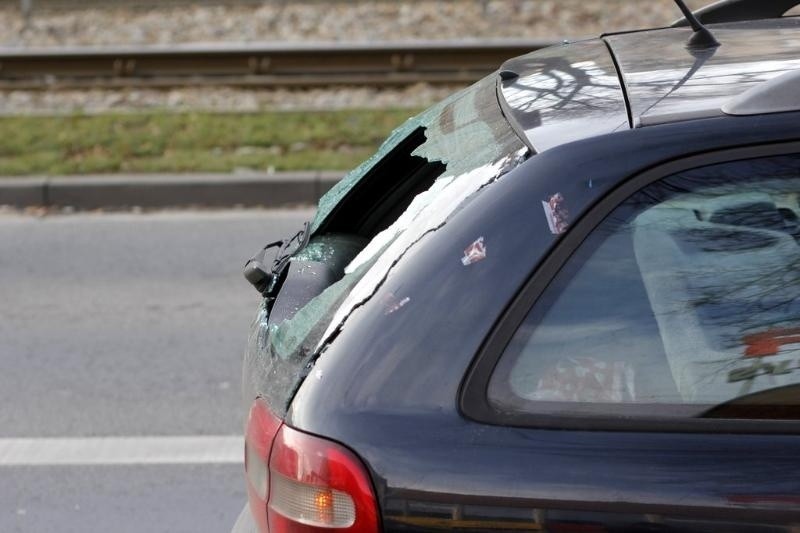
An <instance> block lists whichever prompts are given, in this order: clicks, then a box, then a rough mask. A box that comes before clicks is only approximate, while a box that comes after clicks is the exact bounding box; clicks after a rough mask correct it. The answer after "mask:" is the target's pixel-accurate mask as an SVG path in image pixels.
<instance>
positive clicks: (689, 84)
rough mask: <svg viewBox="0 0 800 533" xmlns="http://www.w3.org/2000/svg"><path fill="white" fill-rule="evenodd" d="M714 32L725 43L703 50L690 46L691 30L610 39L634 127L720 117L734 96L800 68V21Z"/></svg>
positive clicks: (721, 28) (743, 24) (731, 27)
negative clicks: (687, 44) (693, 48)
mask: <svg viewBox="0 0 800 533" xmlns="http://www.w3.org/2000/svg"><path fill="white" fill-rule="evenodd" d="M710 29H711V30H712V31H713V33H714V36H715V37H716V38H717V39H718V40H719V41H720V43H721V44H720V46H719V47H717V48H711V49H705V50H699V51H698V50H690V49H689V48H687V46H686V43H687V42H688V40H689V37H690V36H691V33H692V31H691V30H690V29H688V28H666V29H662V30H652V31H647V32H633V33H624V34H619V35H609V36H607V37H606V38H605V40H606V41H607V42H608V43H609V46H610V47H611V49H612V51H613V52H614V55H615V57H616V59H617V64H618V65H619V69H620V72H621V74H622V77H623V80H624V84H625V89H626V91H627V95H628V100H629V102H630V107H631V115H632V117H633V121H634V126H646V125H648V124H657V123H664V122H675V121H680V120H687V119H692V118H700V117H710V116H715V115H720V114H722V110H721V108H722V106H723V105H724V104H725V103H726V102H727V101H728V100H730V99H731V98H733V97H735V96H738V95H740V94H742V93H743V92H745V91H746V90H748V89H750V88H752V87H754V86H756V85H758V84H759V83H762V82H765V81H769V80H771V79H773V78H775V77H777V76H779V75H781V74H783V73H785V72H787V71H791V70H797V69H800V53H798V51H799V50H800V44H798V43H800V18H785V19H780V20H770V21H749V22H740V23H734V24H718V25H712V26H710ZM654 51H657V52H656V53H654Z"/></svg>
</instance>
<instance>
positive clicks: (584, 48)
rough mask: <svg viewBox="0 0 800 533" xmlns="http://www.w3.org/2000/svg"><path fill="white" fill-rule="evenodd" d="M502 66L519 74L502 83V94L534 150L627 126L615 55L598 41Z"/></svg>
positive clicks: (526, 56)
mask: <svg viewBox="0 0 800 533" xmlns="http://www.w3.org/2000/svg"><path fill="white" fill-rule="evenodd" d="M503 68H504V69H510V70H512V71H514V72H516V73H517V74H519V77H518V78H515V79H514V80H513V81H510V82H506V83H504V84H503V89H502V94H503V97H504V98H505V100H506V102H507V103H508V106H509V107H510V109H511V111H512V114H513V117H514V119H515V120H516V121H517V122H518V123H519V124H520V126H521V128H522V129H523V130H524V131H525V134H526V136H527V137H528V139H529V140H530V142H531V143H532V144H533V146H534V148H536V151H537V152H542V151H544V150H547V149H549V148H552V147H554V146H557V145H560V144H565V143H568V142H571V141H577V140H579V139H584V138H587V137H593V136H595V135H601V134H604V133H612V132H614V131H617V130H621V129H628V128H629V127H630V123H629V120H628V114H627V110H626V108H625V98H624V95H623V93H622V86H621V85H620V80H619V76H617V70H616V68H615V67H614V60H613V58H612V57H611V54H610V53H609V50H608V48H607V47H606V45H605V44H604V43H603V42H602V41H587V42H577V43H570V44H567V45H564V46H560V47H551V48H546V49H544V50H540V51H537V52H533V53H530V54H528V55H524V56H522V57H519V58H516V59H512V60H511V61H508V62H507V63H505V64H504V65H503Z"/></svg>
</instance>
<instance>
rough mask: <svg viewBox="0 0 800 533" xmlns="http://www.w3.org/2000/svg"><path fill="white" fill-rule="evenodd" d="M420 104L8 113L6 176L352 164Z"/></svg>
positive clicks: (1, 160) (0, 168) (1, 168)
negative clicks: (237, 111) (225, 110)
mask: <svg viewBox="0 0 800 533" xmlns="http://www.w3.org/2000/svg"><path fill="white" fill-rule="evenodd" d="M415 113H417V110H408V109H404V110H344V111H313V112H300V111H297V112H294V111H292V112H285V111H275V112H260V113H252V114H233V113H231V114H222V113H168V112H164V113H140V114H105V115H70V116H49V117H48V116H14V117H3V118H0V139H2V141H0V175H6V176H9V175H26V174H50V175H64V174H92V173H113V172H131V173H138V172H144V173H147V172H230V171H233V170H235V169H238V168H248V169H254V170H267V169H274V170H277V171H280V170H347V169H350V168H352V167H354V166H356V165H357V164H358V163H360V162H361V161H363V160H364V159H365V158H366V157H368V156H369V155H370V154H371V153H372V152H374V151H375V149H376V148H377V147H378V145H379V144H380V143H381V141H382V140H383V139H384V138H385V137H386V136H387V135H388V133H389V132H390V131H391V130H392V129H393V128H394V127H396V126H397V125H399V124H400V123H401V122H403V121H404V120H405V119H406V118H408V117H409V116H411V115H413V114H415Z"/></svg>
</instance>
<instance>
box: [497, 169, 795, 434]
mask: <svg viewBox="0 0 800 533" xmlns="http://www.w3.org/2000/svg"><path fill="white" fill-rule="evenodd" d="M798 243H800V156H780V157H770V158H763V159H753V160H746V161H737V162H732V163H725V164H720V165H713V166H708V167H703V168H699V169H694V170H691V171H687V172H683V173H680V174H677V175H674V176H671V177H668V178H665V179H662V180H660V181H658V182H656V183H653V184H651V185H649V186H647V187H645V188H644V189H641V190H640V191H639V192H638V193H636V194H635V195H633V196H632V197H630V198H628V199H627V200H626V201H625V202H623V203H622V204H621V205H619V206H618V207H617V208H616V209H615V210H614V211H612V213H611V214H610V215H609V216H608V217H606V219H605V220H604V221H603V222H601V223H600V224H599V225H598V226H597V227H596V228H595V229H594V230H593V232H592V233H590V234H589V236H588V237H587V239H586V240H584V242H583V243H582V244H581V246H580V247H579V248H578V249H577V250H576V251H575V252H574V254H573V255H572V256H571V258H570V259H569V260H568V261H567V263H566V264H565V265H564V267H563V268H562V269H561V270H560V271H559V273H558V274H557V275H556V276H555V278H554V279H553V280H552V281H551V283H550V284H549V286H548V287H547V288H546V290H545V291H544V292H543V293H542V295H541V297H540V298H539V299H538V301H537V302H536V304H535V305H534V306H533V307H532V309H531V310H530V311H529V313H528V315H527V317H526V318H525V320H524V321H523V323H522V324H521V326H520V327H519V329H518V330H517V332H516V333H515V334H514V336H513V337H512V339H511V341H510V342H509V344H508V346H507V347H506V349H505V352H504V353H503V355H502V357H501V358H500V360H499V362H498V365H497V367H496V368H495V371H494V373H493V375H492V377H491V379H490V382H489V388H488V400H489V402H490V404H491V405H493V406H494V407H495V408H496V409H498V410H502V411H511V412H523V413H534V414H575V415H578V416H585V415H589V416H595V415H596V416H603V417H607V416H631V417H650V416H672V417H712V418H714V417H715V418H748V419H797V418H800V399H799V398H800V245H799V244H798Z"/></svg>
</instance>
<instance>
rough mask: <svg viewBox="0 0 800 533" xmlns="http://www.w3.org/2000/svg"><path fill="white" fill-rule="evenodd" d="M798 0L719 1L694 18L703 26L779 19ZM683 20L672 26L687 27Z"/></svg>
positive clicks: (699, 11) (700, 11)
mask: <svg viewBox="0 0 800 533" xmlns="http://www.w3.org/2000/svg"><path fill="white" fill-rule="evenodd" d="M798 5H800V0H720V1H719V2H715V3H713V4H711V5H709V6H706V7H703V8H700V9H698V10H697V11H695V12H694V14H695V16H697V18H698V19H699V20H700V22H702V23H703V24H717V23H720V22H741V21H744V20H758V19H774V18H780V17H782V16H783V15H784V13H786V12H787V11H789V10H790V9H792V8H793V7H795V6H798ZM688 25H689V21H688V20H686V19H685V18H682V19H680V20H676V21H675V22H674V23H673V24H672V26H673V27H678V26H688Z"/></svg>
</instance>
